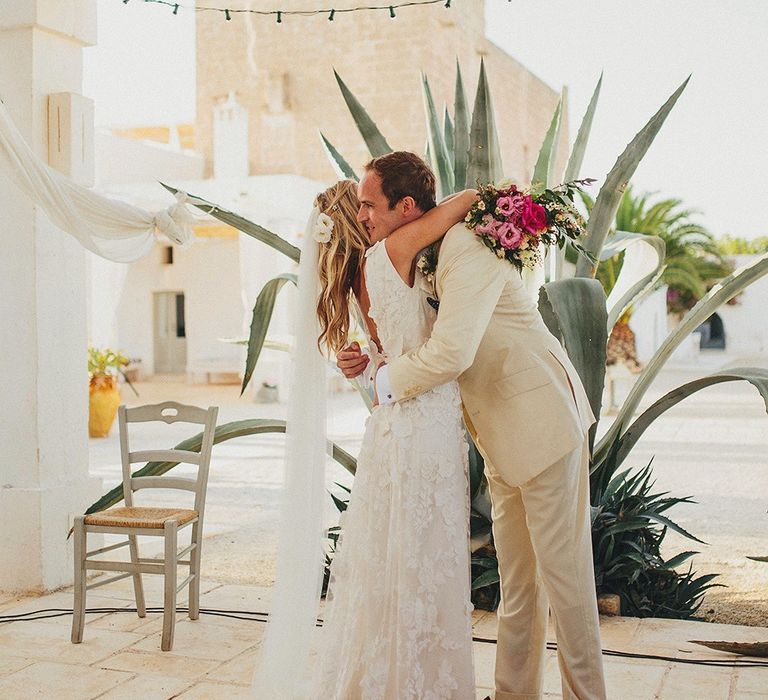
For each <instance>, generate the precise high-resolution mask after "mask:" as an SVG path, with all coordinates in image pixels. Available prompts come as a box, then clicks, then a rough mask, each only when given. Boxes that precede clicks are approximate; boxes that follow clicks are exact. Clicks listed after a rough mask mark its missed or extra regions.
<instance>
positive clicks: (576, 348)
mask: <svg viewBox="0 0 768 700" xmlns="http://www.w3.org/2000/svg"><path fill="white" fill-rule="evenodd" d="M539 311H541V315H542V317H543V318H544V322H545V323H546V324H547V327H548V328H549V330H550V332H552V334H553V335H555V337H556V338H558V340H560V342H561V343H562V344H563V345H564V346H565V349H566V352H567V353H568V357H569V358H570V359H571V362H572V363H573V365H574V367H575V368H576V371H577V372H578V373H579V377H580V378H581V382H582V384H583V385H584V389H585V390H586V392H587V396H588V397H589V403H590V406H591V407H592V412H593V413H594V414H595V417H596V418H599V417H600V408H601V405H602V396H603V385H604V384H605V356H606V346H607V344H608V333H607V330H606V316H607V314H606V310H605V292H604V291H603V287H602V285H601V284H600V282H598V281H597V280H587V279H576V278H574V279H566V280H559V281H557V282H550V283H549V284H546V285H544V286H543V287H542V288H541V292H540V295H539Z"/></svg>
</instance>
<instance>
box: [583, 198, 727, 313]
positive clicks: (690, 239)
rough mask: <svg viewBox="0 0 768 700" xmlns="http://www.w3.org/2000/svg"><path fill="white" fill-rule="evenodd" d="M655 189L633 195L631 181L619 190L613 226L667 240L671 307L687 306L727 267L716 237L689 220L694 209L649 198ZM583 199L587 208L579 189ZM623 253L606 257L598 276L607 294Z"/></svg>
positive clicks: (588, 204)
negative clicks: (620, 197) (608, 258)
mask: <svg viewBox="0 0 768 700" xmlns="http://www.w3.org/2000/svg"><path fill="white" fill-rule="evenodd" d="M654 195H655V193H653V192H645V193H643V194H640V195H635V193H634V191H633V189H632V186H631V185H630V186H628V187H627V189H626V191H625V192H624V194H623V196H622V199H621V203H620V204H619V209H618V211H617V212H616V220H615V228H616V230H617V231H630V232H633V233H644V234H648V235H652V236H658V237H659V238H661V239H663V240H664V243H665V244H666V246H667V253H666V258H665V264H666V269H665V270H664V274H663V275H662V278H661V279H662V282H663V283H664V284H666V285H667V286H668V287H669V293H668V297H667V298H668V302H669V307H670V311H682V310H686V309H689V308H691V307H692V306H693V305H694V304H695V303H696V302H697V301H698V300H699V299H701V297H703V296H704V295H705V294H706V293H707V290H708V289H709V288H710V287H711V286H712V285H713V284H714V283H715V282H717V281H718V280H720V279H722V278H723V277H725V276H726V275H728V274H729V273H730V272H731V268H730V266H729V264H728V262H727V261H726V260H725V258H724V256H723V253H722V252H721V249H720V247H719V246H718V244H717V241H716V239H715V237H714V236H713V235H712V234H711V233H710V232H709V231H708V230H707V229H706V228H705V227H704V226H703V225H701V224H699V223H697V222H695V221H693V220H692V217H694V216H695V215H696V214H697V213H698V212H697V211H696V210H694V209H687V208H685V207H683V206H682V204H683V203H682V200H681V199H676V198H667V199H660V200H659V201H656V202H653V201H652V198H653V197H654ZM583 200H584V204H585V206H586V207H587V209H588V210H591V209H592V204H593V201H592V200H591V199H590V198H589V196H588V195H583ZM622 257H623V255H622V254H620V255H617V256H615V257H614V258H611V259H610V260H605V261H603V262H602V263H601V264H600V267H599V268H598V274H597V278H598V279H599V280H600V282H602V284H603V287H604V288H605V292H606V294H608V293H610V291H611V289H612V288H613V285H614V284H615V282H616V278H617V276H618V274H619V271H620V270H621V264H622Z"/></svg>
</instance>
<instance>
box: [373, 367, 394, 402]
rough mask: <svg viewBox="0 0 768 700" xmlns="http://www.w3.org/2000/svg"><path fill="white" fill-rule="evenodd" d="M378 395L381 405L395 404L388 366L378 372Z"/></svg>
mask: <svg viewBox="0 0 768 700" xmlns="http://www.w3.org/2000/svg"><path fill="white" fill-rule="evenodd" d="M376 395H377V396H378V397H379V404H386V403H395V394H394V392H393V391H392V384H391V382H390V381H389V367H387V365H384V366H383V367H381V368H380V369H379V371H378V372H376Z"/></svg>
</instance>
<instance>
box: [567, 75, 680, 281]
mask: <svg viewBox="0 0 768 700" xmlns="http://www.w3.org/2000/svg"><path fill="white" fill-rule="evenodd" d="M689 80H690V76H689V77H688V78H686V79H685V81H684V82H683V83H682V85H680V87H679V88H677V90H675V92H674V93H672V95H671V97H670V98H669V99H668V100H667V101H666V102H665V103H664V104H663V105H662V107H661V109H659V111H658V112H656V114H655V115H654V116H653V117H651V119H650V120H649V121H648V123H647V124H646V125H645V126H644V127H643V128H642V129H641V130H640V131H639V132H638V133H637V135H636V136H635V137H634V138H633V139H632V141H630V143H629V145H628V146H627V147H626V148H625V149H624V152H623V153H622V154H621V155H620V156H619V158H618V159H617V161H616V163H615V165H614V166H613V168H611V171H610V172H609V173H608V175H607V177H606V178H605V183H604V184H603V186H602V187H601V188H600V192H599V194H598V195H597V199H596V200H595V205H594V207H592V212H591V214H590V217H589V222H588V223H587V233H586V235H585V236H584V240H583V241H582V245H583V246H584V248H586V250H587V251H589V252H590V253H592V255H593V256H594V257H595V258H599V257H600V251H601V250H602V248H603V243H605V239H606V237H607V235H608V231H609V229H610V228H611V226H612V224H613V221H614V219H615V217H616V211H617V210H618V208H619V204H620V202H621V198H622V196H623V194H624V190H625V189H626V187H627V183H628V182H629V180H630V178H631V177H632V175H634V173H635V170H636V169H637V166H638V164H639V163H640V161H641V160H642V159H643V156H645V154H646V153H647V152H648V149H649V148H650V146H651V144H652V143H653V140H654V139H655V138H656V134H658V133H659V130H660V129H661V127H662V125H663V124H664V121H665V120H666V118H667V116H668V115H669V113H670V111H671V110H672V108H673V107H674V106H675V103H676V102H677V100H678V98H679V97H680V95H681V94H682V92H683V90H685V87H686V85H688V81H689ZM596 270H597V265H596V264H594V263H592V262H590V261H589V260H588V259H586V258H579V259H578V260H577V262H576V276H577V277H594V276H595V271H596Z"/></svg>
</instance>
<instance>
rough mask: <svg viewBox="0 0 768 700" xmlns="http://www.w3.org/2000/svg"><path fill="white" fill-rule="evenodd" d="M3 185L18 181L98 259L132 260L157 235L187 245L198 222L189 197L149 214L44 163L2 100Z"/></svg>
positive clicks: (182, 196) (0, 146)
mask: <svg viewBox="0 0 768 700" xmlns="http://www.w3.org/2000/svg"><path fill="white" fill-rule="evenodd" d="M0 176H1V177H0V183H2V182H3V181H6V182H7V181H8V180H10V181H12V182H14V183H15V184H16V185H17V186H18V187H19V188H20V189H21V190H22V191H23V192H24V193H25V194H26V195H27V196H28V197H29V198H30V199H31V200H32V201H33V202H34V203H35V204H36V205H38V206H39V207H41V208H42V209H43V210H44V211H45V213H46V214H47V215H48V218H49V219H50V220H51V221H52V222H53V223H54V224H55V225H56V226H57V227H58V228H60V229H62V230H63V231H66V232H67V233H68V234H70V235H72V236H74V237H75V238H77V240H78V241H80V243H81V244H82V245H83V246H84V247H86V248H87V249H88V250H90V251H92V252H93V253H95V254H96V255H100V256H101V257H103V258H107V259H108V260H114V261H115V262H131V261H133V260H136V259H138V258H140V257H142V256H143V255H145V254H146V253H148V252H149V251H150V250H151V248H152V245H153V244H154V242H155V236H156V234H163V235H165V236H167V237H168V238H169V239H170V240H171V241H172V242H174V243H176V244H177V245H180V246H186V245H188V244H189V243H191V242H192V238H193V236H192V228H191V226H190V224H191V223H192V221H194V217H193V216H192V214H191V212H190V211H189V209H188V208H187V207H186V205H185V202H186V194H185V193H183V192H180V193H178V194H177V195H176V203H175V204H173V205H172V206H170V207H168V209H165V210H163V211H159V212H148V211H145V210H143V209H140V208H139V207H135V206H133V205H131V204H127V203H125V202H120V201H117V200H114V199H109V198H107V197H104V196H102V195H99V194H96V193H95V192H92V191H91V190H89V189H88V188H86V187H82V186H81V185H78V184H77V183H75V182H73V181H72V180H70V179H69V178H67V177H66V176H64V175H62V174H61V173H59V172H58V171H56V170H54V169H53V168H51V167H50V166H49V165H48V164H47V163H45V162H43V161H42V160H41V159H40V158H39V157H38V156H36V155H35V153H34V152H33V151H32V149H31V148H30V147H29V144H27V142H26V141H25V140H24V138H23V137H22V135H21V133H19V130H18V129H17V128H16V126H15V124H14V123H13V121H12V120H11V116H10V114H9V113H8V109H7V108H6V106H5V105H4V104H3V102H2V100H0Z"/></svg>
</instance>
